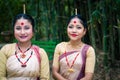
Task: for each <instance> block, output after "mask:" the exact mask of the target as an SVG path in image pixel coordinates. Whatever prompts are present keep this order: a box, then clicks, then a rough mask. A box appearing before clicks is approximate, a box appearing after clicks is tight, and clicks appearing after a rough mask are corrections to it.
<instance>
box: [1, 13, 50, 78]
mask: <svg viewBox="0 0 120 80" xmlns="http://www.w3.org/2000/svg"><path fill="white" fill-rule="evenodd" d="M13 27H14V36H15V38H16V40H17V43H11V44H6V45H4V46H3V47H2V48H1V50H0V80H6V79H7V80H42V79H44V80H49V61H48V56H47V53H46V51H45V50H44V49H43V48H40V47H38V46H36V45H34V44H32V42H31V39H32V37H33V35H34V19H33V18H32V17H31V16H30V15H27V14H18V15H17V16H16V17H15V18H14V20H13ZM1 78H2V79H1Z"/></svg>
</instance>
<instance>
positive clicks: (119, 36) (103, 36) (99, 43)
mask: <svg viewBox="0 0 120 80" xmlns="http://www.w3.org/2000/svg"><path fill="white" fill-rule="evenodd" d="M23 4H25V5H26V13H27V14H30V15H32V16H33V18H34V19H35V22H36V26H35V28H36V32H35V37H34V39H35V40H41V41H49V40H51V41H56V42H61V41H67V40H68V37H67V34H66V26H67V20H68V18H69V17H70V16H71V15H73V14H75V8H77V11H78V14H81V15H82V16H83V17H84V18H85V19H86V20H87V22H88V33H87V35H86V36H85V38H84V41H85V42H86V43H88V44H91V45H92V46H93V47H94V48H95V50H96V57H97V58H99V53H103V62H102V63H103V66H104V69H105V71H106V72H108V71H109V70H110V68H116V67H117V68H119V67H120V65H116V64H115V62H116V61H119V62H120V0H0V32H2V31H7V30H12V26H11V24H12V19H13V17H14V16H15V15H16V14H18V13H23ZM0 39H1V43H2V36H0ZM97 67H99V66H97ZM97 80H98V79H97ZM102 80H103V79H102ZM105 80H106V79H105Z"/></svg>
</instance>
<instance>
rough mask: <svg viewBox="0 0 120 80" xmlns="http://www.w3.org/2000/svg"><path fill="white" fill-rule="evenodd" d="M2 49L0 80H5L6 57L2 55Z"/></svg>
mask: <svg viewBox="0 0 120 80" xmlns="http://www.w3.org/2000/svg"><path fill="white" fill-rule="evenodd" d="M4 49H5V48H2V49H1V50H0V80H6V62H7V57H6V55H5V54H4Z"/></svg>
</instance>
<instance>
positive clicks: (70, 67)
mask: <svg viewBox="0 0 120 80" xmlns="http://www.w3.org/2000/svg"><path fill="white" fill-rule="evenodd" d="M78 55H79V53H78V54H77V55H76V56H75V58H74V59H73V61H72V64H71V65H70V63H69V62H68V58H67V55H66V51H65V58H66V62H67V66H68V67H69V69H68V72H69V73H72V72H74V69H73V68H72V67H73V65H74V63H75V60H76V59H77V57H78Z"/></svg>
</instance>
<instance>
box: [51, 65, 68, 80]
mask: <svg viewBox="0 0 120 80" xmlns="http://www.w3.org/2000/svg"><path fill="white" fill-rule="evenodd" d="M58 71H59V68H56V67H54V66H53V67H52V74H53V78H54V79H55V80H67V79H65V78H64V77H63V76H61V75H60V74H59V73H58Z"/></svg>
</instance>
